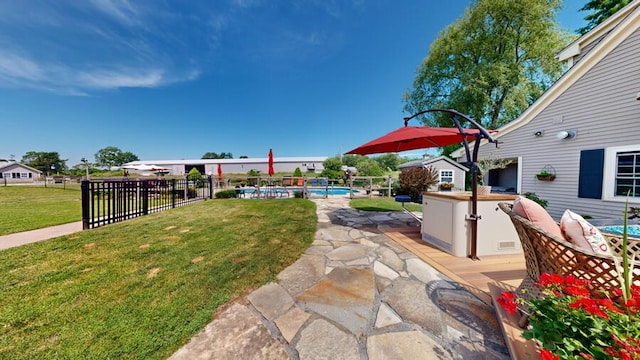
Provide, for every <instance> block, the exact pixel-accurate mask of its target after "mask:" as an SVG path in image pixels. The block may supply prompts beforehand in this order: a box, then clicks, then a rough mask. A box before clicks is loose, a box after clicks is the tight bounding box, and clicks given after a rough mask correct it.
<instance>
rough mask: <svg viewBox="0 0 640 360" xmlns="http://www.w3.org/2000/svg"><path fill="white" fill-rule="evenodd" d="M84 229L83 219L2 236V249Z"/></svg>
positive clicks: (0, 241)
mask: <svg viewBox="0 0 640 360" xmlns="http://www.w3.org/2000/svg"><path fill="white" fill-rule="evenodd" d="M78 231H82V221H77V222H72V223H68V224H62V225H58V226H50V227H47V228H43V229H37V230H30V231H24V232H21V233H15V234H9V235H2V236H0V250H4V249H8V248H12V247H16V246H20V245H25V244H31V243H34V242H38V241H42V240H47V239H52V238H54V237H58V236H63V235H69V234H73V233H74V232H78Z"/></svg>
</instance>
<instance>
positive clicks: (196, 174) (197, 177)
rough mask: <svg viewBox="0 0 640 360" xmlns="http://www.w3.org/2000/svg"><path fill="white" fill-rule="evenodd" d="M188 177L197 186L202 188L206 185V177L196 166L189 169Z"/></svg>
mask: <svg viewBox="0 0 640 360" xmlns="http://www.w3.org/2000/svg"><path fill="white" fill-rule="evenodd" d="M187 179H189V181H193V183H194V184H195V186H196V187H198V188H201V187H203V186H204V177H203V176H202V174H200V171H198V169H196V168H192V169H191V170H189V175H187Z"/></svg>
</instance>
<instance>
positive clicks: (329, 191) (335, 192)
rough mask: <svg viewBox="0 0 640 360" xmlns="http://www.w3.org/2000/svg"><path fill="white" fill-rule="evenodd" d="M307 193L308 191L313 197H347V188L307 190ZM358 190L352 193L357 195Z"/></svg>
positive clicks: (331, 187)
mask: <svg viewBox="0 0 640 360" xmlns="http://www.w3.org/2000/svg"><path fill="white" fill-rule="evenodd" d="M307 191H309V192H310V193H312V194H314V195H322V196H324V195H325V194H329V195H349V188H348V187H334V186H330V187H329V188H307ZM359 192H360V190H357V189H353V193H354V194H355V193H359Z"/></svg>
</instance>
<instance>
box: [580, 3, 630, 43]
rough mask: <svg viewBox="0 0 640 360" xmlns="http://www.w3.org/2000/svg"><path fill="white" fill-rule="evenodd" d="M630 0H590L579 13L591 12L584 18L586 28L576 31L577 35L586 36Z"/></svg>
mask: <svg viewBox="0 0 640 360" xmlns="http://www.w3.org/2000/svg"><path fill="white" fill-rule="evenodd" d="M630 2H631V0H590V1H588V2H587V3H586V4H585V5H584V6H583V7H582V8H581V9H580V11H593V12H592V13H591V14H589V15H587V16H585V17H584V19H585V20H587V21H588V23H587V26H585V27H583V28H580V29H578V33H579V34H583V35H584V34H586V33H587V32H589V30H591V29H593V28H594V27H596V26H598V24H600V23H601V22H603V21H605V20H607V18H608V17H609V16H611V15H613V14H615V13H616V11H618V10H620V9H622V8H623V7H625V6H626V5H627V4H628V3H630Z"/></svg>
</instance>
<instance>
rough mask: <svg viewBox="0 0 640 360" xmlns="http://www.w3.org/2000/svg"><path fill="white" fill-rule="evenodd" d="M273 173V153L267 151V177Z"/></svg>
mask: <svg viewBox="0 0 640 360" xmlns="http://www.w3.org/2000/svg"><path fill="white" fill-rule="evenodd" d="M274 173H275V171H273V151H272V150H271V149H269V176H272V175H273V174H274Z"/></svg>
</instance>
